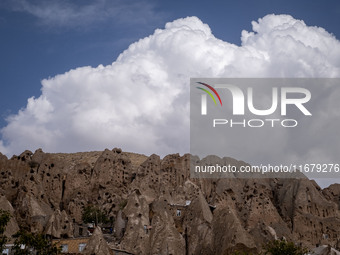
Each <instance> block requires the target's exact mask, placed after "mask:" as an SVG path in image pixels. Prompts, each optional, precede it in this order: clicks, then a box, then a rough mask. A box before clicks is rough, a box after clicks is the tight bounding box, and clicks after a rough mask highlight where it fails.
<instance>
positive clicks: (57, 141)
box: [0, 15, 340, 155]
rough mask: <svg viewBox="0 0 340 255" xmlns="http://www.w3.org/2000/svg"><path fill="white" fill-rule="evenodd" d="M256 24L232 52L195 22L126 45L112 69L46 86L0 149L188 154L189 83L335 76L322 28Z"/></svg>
mask: <svg viewBox="0 0 340 255" xmlns="http://www.w3.org/2000/svg"><path fill="white" fill-rule="evenodd" d="M252 25H253V31H252V32H247V31H242V37H241V40H242V45H241V46H237V45H234V44H231V43H228V42H224V41H222V40H219V39H218V38H216V37H214V35H213V34H212V32H211V30H210V28H209V26H208V25H207V24H203V23H202V22H201V21H200V20H199V19H198V18H196V17H188V18H184V19H178V20H175V21H173V22H171V23H167V24H166V25H165V28H164V29H157V30H156V31H155V32H154V34H152V35H150V36H149V37H146V38H143V39H141V40H139V41H138V42H135V43H133V44H131V45H130V46H129V48H128V49H127V50H125V51H124V52H123V53H122V54H121V55H120V56H119V57H118V59H117V60H116V61H115V62H113V63H112V65H108V66H102V65H100V66H98V67H95V68H94V67H88V66H87V67H80V68H77V69H74V70H70V71H69V72H66V73H64V74H60V75H57V76H55V77H52V78H49V79H45V80H43V81H42V89H41V91H42V92H41V96H40V97H38V98H33V97H32V98H29V99H28V103H27V106H26V108H24V109H21V110H20V111H19V112H18V113H17V114H16V115H13V116H10V117H9V118H8V125H7V126H6V127H4V128H2V130H1V134H2V137H3V141H1V142H0V146H1V147H0V149H2V150H3V151H4V152H5V153H7V155H10V154H13V153H20V152H22V151H23V150H24V149H30V150H35V149H37V148H39V147H41V148H43V149H44V150H45V151H49V152H75V151H86V150H97V149H98V150H102V149H103V148H106V147H107V148H113V147H116V146H117V147H122V148H123V150H126V151H132V152H139V153H145V154H151V153H157V154H161V155H165V154H168V153H173V152H179V153H185V152H189V78H190V77H339V76H340V69H339V68H340V43H339V41H338V40H336V38H335V37H334V36H333V35H331V34H329V33H328V32H326V31H325V30H324V29H322V28H318V27H309V26H307V25H306V24H305V23H304V22H303V21H301V20H296V19H294V18H293V17H291V16H289V15H267V16H265V17H264V18H262V19H259V20H258V21H257V22H253V23H252Z"/></svg>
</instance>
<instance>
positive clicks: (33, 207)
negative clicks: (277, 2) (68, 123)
mask: <svg viewBox="0 0 340 255" xmlns="http://www.w3.org/2000/svg"><path fill="white" fill-rule="evenodd" d="M208 160H210V161H214V160H215V161H216V160H224V161H226V160H227V161H228V162H234V163H235V164H236V165H240V164H243V163H244V162H238V161H236V160H234V159H230V158H225V159H218V158H213V157H211V158H209V159H208ZM189 167H190V155H184V156H180V155H178V154H173V155H168V156H166V157H165V158H163V159H161V158H160V157H159V156H157V155H151V156H150V157H146V156H144V155H139V154H133V153H127V152H122V151H121V150H120V149H113V150H105V151H103V152H84V153H72V154H62V153H56V154H50V153H44V152H43V151H42V150H41V149H39V150H37V151H35V152H34V153H32V152H30V151H25V152H23V153H22V154H21V155H19V156H13V157H12V158H11V159H7V157H5V156H3V155H2V154H0V195H1V197H0V202H1V208H4V209H6V210H9V211H10V212H11V214H12V215H13V220H12V222H11V227H10V229H11V232H15V231H16V230H17V229H18V225H19V226H21V227H23V228H26V229H29V230H30V231H32V232H41V233H44V234H46V235H49V236H52V237H54V238H67V237H76V236H77V235H78V234H79V233H76V232H77V231H75V229H78V228H77V227H76V226H77V225H80V224H82V212H83V210H84V208H85V207H86V206H87V205H90V204H91V205H96V206H97V207H99V208H100V209H101V210H102V211H104V212H105V213H106V215H107V216H108V217H109V218H110V219H111V220H112V222H114V223H113V226H114V231H113V234H112V235H111V237H110V238H111V241H112V243H110V245H111V246H112V247H115V248H117V249H123V250H126V251H129V252H131V253H133V254H230V253H232V252H233V251H234V250H242V251H249V252H251V251H258V250H260V249H261V245H262V244H263V243H264V242H267V241H269V240H273V239H276V238H285V239H287V240H292V241H294V242H296V243H301V244H302V245H304V246H307V247H309V248H314V247H315V246H316V245H317V244H319V245H330V246H331V247H334V248H337V249H339V246H340V241H339V240H340V211H339V208H340V200H339V199H340V185H339V184H333V185H331V186H330V187H329V188H326V189H324V190H322V189H321V188H320V187H319V186H318V185H317V184H316V183H315V182H314V181H309V180H308V179H304V178H301V179H235V178H234V179H230V178H221V179H191V178H190V171H189ZM99 231H100V230H96V231H95V234H94V235H93V236H92V239H93V240H94V241H92V243H93V245H91V246H88V247H87V248H86V250H89V249H90V248H91V247H92V248H93V249H97V248H98V247H99V246H100V247H101V248H100V249H103V250H104V251H105V249H107V247H106V246H105V244H104V243H103V242H104V241H103V240H104V239H103V238H102V234H101V232H100V233H99ZM96 247H97V248H96ZM98 249H99V248H98ZM91 252H92V253H95V254H100V253H97V252H99V250H98V251H97V252H94V251H92V250H91V251H90V253H89V254H91ZM105 252H107V251H105ZM105 252H104V253H102V254H109V253H105Z"/></svg>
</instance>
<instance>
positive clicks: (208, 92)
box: [196, 82, 222, 106]
mask: <svg viewBox="0 0 340 255" xmlns="http://www.w3.org/2000/svg"><path fill="white" fill-rule="evenodd" d="M197 83H198V84H201V85H203V86H206V87H207V88H209V89H210V90H211V91H212V92H214V94H215V95H216V96H217V98H218V100H219V101H220V104H221V106H222V100H221V98H220V95H219V94H218V93H217V91H216V90H215V89H214V88H213V87H212V86H210V85H209V84H206V83H203V82H197ZM196 88H198V89H200V90H203V91H204V92H206V93H207V94H208V95H209V96H210V97H211V98H212V100H213V101H214V103H215V105H217V103H216V100H215V98H214V96H213V94H211V92H210V91H209V90H207V89H204V88H201V87H196Z"/></svg>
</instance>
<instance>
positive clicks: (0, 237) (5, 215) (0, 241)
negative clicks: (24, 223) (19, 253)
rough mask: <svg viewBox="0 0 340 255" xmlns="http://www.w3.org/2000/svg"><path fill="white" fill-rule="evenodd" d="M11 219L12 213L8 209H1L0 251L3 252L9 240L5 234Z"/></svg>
mask: <svg viewBox="0 0 340 255" xmlns="http://www.w3.org/2000/svg"><path fill="white" fill-rule="evenodd" d="M10 219H11V215H10V213H9V212H8V211H4V210H2V209H0V253H2V251H3V249H4V248H5V244H6V242H7V237H6V236H5V235H4V233H5V230H6V226H7V224H8V222H9V220H10Z"/></svg>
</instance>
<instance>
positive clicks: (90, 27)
mask: <svg viewBox="0 0 340 255" xmlns="http://www.w3.org/2000/svg"><path fill="white" fill-rule="evenodd" d="M20 2H26V1H19V0H18V1H1V3H0V33H1V40H0V84H1V94H0V127H3V126H4V125H6V122H5V118H6V117H7V116H8V115H9V114H15V113H17V111H18V110H19V109H20V108H22V107H25V106H26V103H27V99H28V98H29V97H31V96H36V97H38V96H39V95H40V89H41V84H40V81H41V80H42V79H44V78H48V77H50V76H54V75H56V74H60V73H64V72H66V71H68V70H70V69H72V68H76V67H80V66H87V65H90V66H97V65H99V64H104V65H107V64H111V63H112V62H113V61H114V60H115V59H116V58H117V56H118V55H119V54H120V53H121V52H122V51H123V50H124V49H126V48H127V47H128V46H129V44H130V43H132V42H134V41H136V40H138V39H140V38H143V37H145V36H148V35H149V34H152V33H153V31H154V30H155V29H156V28H163V27H164V24H165V23H166V22H169V21H172V20H175V19H177V18H182V17H186V16H197V17H199V18H200V19H201V20H202V21H203V22H204V23H207V24H209V26H210V28H211V29H212V32H213V34H214V35H215V36H216V37H217V38H220V39H223V40H225V41H228V42H232V43H235V44H240V32H241V31H242V30H243V29H246V30H250V29H251V21H252V20H257V19H258V18H261V17H263V16H264V15H266V14H270V13H275V14H290V15H292V16H293V17H294V18H296V19H302V20H304V21H305V22H306V24H307V25H316V26H320V27H323V28H325V29H326V30H327V31H328V32H330V33H333V34H334V35H335V36H336V37H337V38H339V37H340V27H339V24H340V2H339V1H337V0H333V1H332V0H326V1H310V0H308V1H305V0H299V1H287V0H285V1H272V0H257V1H253V0H234V1H224V0H221V1H176V0H175V1H116V0H114V1H79V0H78V1H55V2H59V3H60V4H59V5H58V8H61V7H63V8H67V7H68V8H71V9H72V10H73V11H75V12H77V11H79V12H81V11H84V10H83V9H82V8H84V7H86V6H89V5H102V6H101V7H100V8H98V10H99V11H98V12H89V13H88V14H89V15H92V17H89V16H86V15H85V14H84V16H80V17H78V18H74V19H72V18H70V19H69V20H67V18H66V21H65V20H63V19H62V18H60V19H58V18H56V19H51V20H48V18H47V17H46V16H38V15H39V14H38V13H32V10H31V12H30V11H29V10H27V9H28V8H27V9H25V8H24V7H22V4H21V3H20ZM44 2H45V3H44ZM27 3H28V4H30V5H32V6H43V7H44V8H46V9H48V8H50V9H51V11H52V12H53V8H56V7H53V5H52V1H27ZM28 4H27V5H28ZM48 5H50V7H48ZM121 6H124V8H122V13H119V14H110V15H108V16H106V17H100V16H101V15H103V13H102V12H104V11H105V10H107V9H109V8H113V9H115V8H121ZM136 19H137V20H136Z"/></svg>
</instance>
